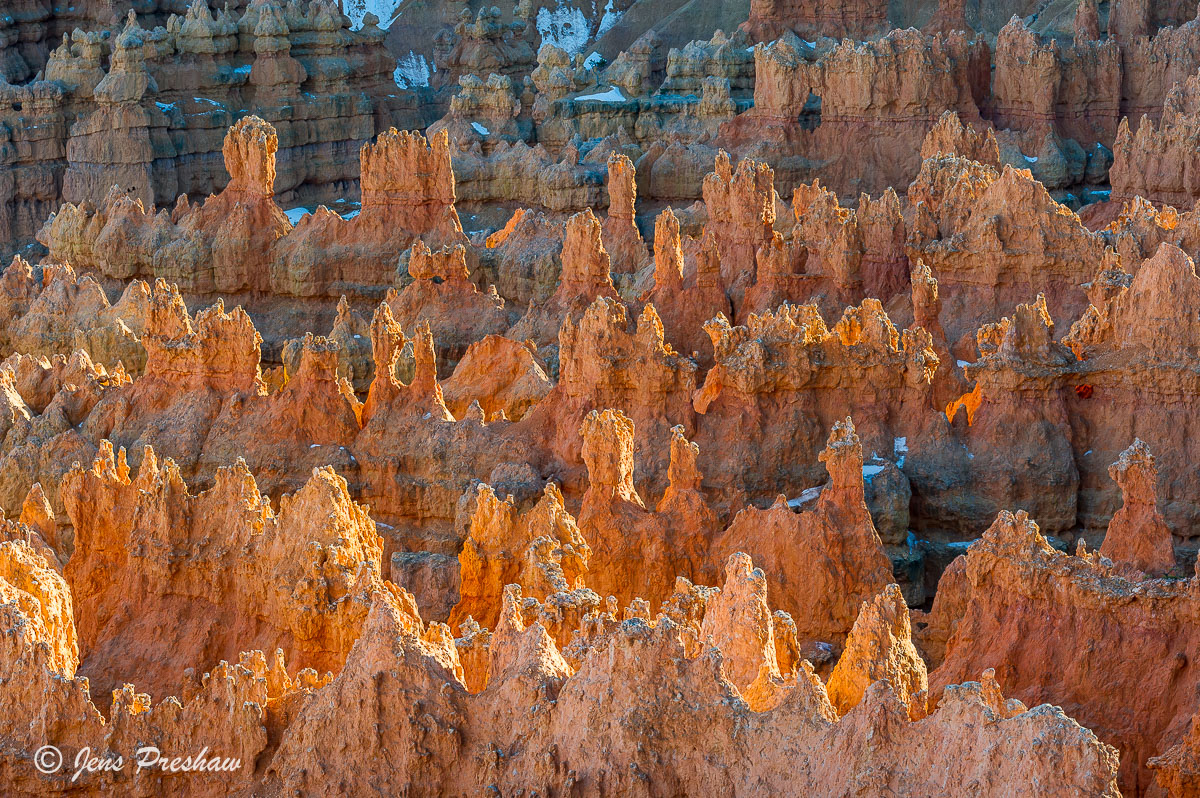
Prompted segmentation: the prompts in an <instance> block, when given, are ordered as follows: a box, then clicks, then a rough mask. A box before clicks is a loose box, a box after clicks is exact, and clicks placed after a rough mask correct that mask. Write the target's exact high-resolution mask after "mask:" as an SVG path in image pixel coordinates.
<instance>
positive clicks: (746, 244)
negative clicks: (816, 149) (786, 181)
mask: <svg viewBox="0 0 1200 798" xmlns="http://www.w3.org/2000/svg"><path fill="white" fill-rule="evenodd" d="M704 207H705V209H706V211H707V212H708V221H707V222H706V223H705V226H704V229H705V232H706V233H711V234H712V236H713V241H714V243H715V244H716V247H717V255H718V257H719V259H720V263H721V279H722V281H723V282H724V285H725V287H726V289H729V290H732V291H733V292H734V293H735V297H736V293H737V289H738V288H740V289H741V290H743V291H744V290H745V288H746V287H747V285H748V284H750V283H753V281H754V274H753V272H752V271H750V270H748V269H746V268H745V267H746V264H749V263H753V262H754V257H755V253H756V252H758V248H759V247H761V246H763V245H764V244H768V243H770V241H771V228H772V227H773V226H774V225H775V173H774V172H773V171H772V170H771V168H770V167H769V166H767V165H766V164H765V163H759V162H757V161H751V160H743V161H739V162H738V165H737V170H736V172H735V171H734V169H733V166H732V165H731V163H730V159H729V154H728V153H726V152H724V151H721V153H720V154H718V155H717V161H716V166H715V167H714V171H712V172H709V173H708V175H706V176H705V178H704ZM735 284H736V286H735Z"/></svg>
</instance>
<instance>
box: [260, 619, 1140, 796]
mask: <svg viewBox="0 0 1200 798" xmlns="http://www.w3.org/2000/svg"><path fill="white" fill-rule="evenodd" d="M506 623H507V624H508V625H507V627H506V630H505V631H504V634H503V638H502V636H501V634H500V633H499V632H498V633H497V634H496V635H494V636H493V638H492V642H491V651H492V661H491V672H492V675H491V678H490V679H489V681H488V686H487V689H486V690H485V691H484V692H483V693H482V694H480V695H477V696H473V697H472V696H469V694H468V693H467V691H466V690H464V689H462V688H461V687H459V686H456V685H455V684H454V682H453V681H452V680H451V679H449V678H448V675H449V674H448V671H447V670H446V669H445V668H444V667H443V666H440V665H439V664H438V663H437V661H436V660H435V659H434V658H433V657H431V656H430V655H429V654H428V653H426V650H425V649H426V645H425V644H423V643H422V641H421V640H420V639H419V638H418V637H416V636H414V635H412V634H411V633H408V632H406V631H405V629H404V627H403V625H402V624H401V622H400V621H399V620H398V618H397V617H396V613H395V611H394V610H389V609H388V608H387V607H386V605H384V604H382V603H380V604H377V605H376V607H375V608H374V610H373V611H372V613H371V615H370V617H369V619H368V621H367V624H366V627H365V630H364V633H363V635H362V636H361V637H360V639H359V642H358V644H357V645H356V647H355V649H354V650H353V651H352V653H351V656H350V658H349V660H348V663H347V666H346V668H345V669H344V670H343V671H342V673H341V674H339V675H338V676H337V677H336V678H335V679H334V681H333V682H332V683H331V684H329V685H327V686H326V687H323V688H321V689H320V690H318V691H317V692H316V694H315V695H313V696H312V697H311V698H310V699H309V700H308V701H307V702H306V703H305V704H304V706H303V707H302V708H301V709H300V710H299V712H298V713H297V715H296V717H295V720H294V721H293V722H292V724H291V725H289V727H288V729H287V731H286V733H285V736H284V739H283V740H282V741H281V743H280V746H279V748H278V749H277V751H276V753H275V755H274V759H273V765H272V767H271V768H270V772H269V774H268V776H267V780H266V781H267V790H268V791H293V790H300V791H308V790H311V789H314V788H316V783H317V782H316V776H315V775H314V774H315V773H317V772H318V770H319V772H320V773H321V774H322V775H321V778H322V779H333V780H336V781H337V782H338V783H339V784H343V785H345V786H346V789H349V790H359V789H366V788H367V785H368V784H375V785H376V786H377V787H380V788H384V789H389V790H404V789H409V788H419V787H424V786H429V785H434V786H436V788H437V789H451V790H471V789H474V788H475V787H476V786H477V785H479V784H485V783H486V784H495V785H496V787H497V789H500V790H502V791H503V790H507V789H515V788H516V786H517V785H521V784H524V785H527V784H529V783H531V782H533V783H536V784H539V785H546V786H547V787H549V785H553V784H559V783H562V781H563V780H564V779H566V780H568V781H569V782H570V783H572V784H581V785H582V784H595V785H598V784H599V783H600V780H601V779H603V784H604V788H603V790H609V789H611V790H615V791H619V792H625V791H629V790H635V789H638V785H640V784H643V783H644V782H651V783H654V784H661V785H664V786H666V787H667V788H669V789H670V790H671V791H672V792H675V791H678V792H681V793H689V794H690V793H694V792H697V791H702V790H703V789H705V786H706V785H711V784H713V783H714V779H715V780H717V781H720V782H721V783H728V784H731V785H742V784H745V785H755V786H753V787H751V786H747V787H746V788H747V789H762V788H765V789H768V790H770V791H773V792H788V791H793V790H795V791H801V792H811V793H813V794H824V793H827V792H836V791H837V790H838V789H841V788H842V787H843V786H844V785H845V784H846V783H847V782H849V781H855V782H857V783H862V782H863V781H864V780H865V781H869V782H870V783H871V784H872V785H874V787H877V788H879V789H881V790H887V791H892V792H896V793H898V794H926V793H938V792H940V791H942V790H944V789H946V788H947V785H950V789H958V788H960V787H961V788H963V789H965V788H966V784H967V783H968V782H970V783H973V784H977V785H984V787H983V789H985V790H987V791H989V792H996V793H1002V792H1006V791H1016V792H1020V791H1024V790H1028V789H1033V787H1032V786H1031V785H1033V784H1034V783H1043V782H1045V783H1054V784H1067V785H1070V787H1069V789H1072V790H1075V789H1077V790H1079V791H1081V792H1086V793H1088V794H1096V795H1104V796H1115V795H1117V794H1118V793H1117V791H1116V788H1115V786H1114V784H1113V771H1114V766H1115V762H1114V753H1113V752H1112V749H1110V748H1107V747H1104V746H1102V745H1100V744H1098V743H1097V742H1096V741H1095V739H1094V738H1093V737H1091V736H1090V734H1089V733H1087V732H1086V731H1085V730H1082V729H1079V728H1078V727H1077V726H1075V725H1073V724H1072V722H1071V721H1070V720H1069V719H1067V718H1066V717H1064V716H1063V715H1062V714H1061V713H1060V712H1059V711H1058V710H1056V709H1052V708H1050V707H1045V708H1038V709H1035V710H1032V711H1022V709H1020V708H1018V707H1016V706H1014V705H1013V704H1012V703H1011V702H1010V703H1008V704H1006V703H1005V702H1004V701H1003V698H1002V697H1001V696H1000V695H999V691H998V690H996V689H995V685H994V682H988V683H985V684H984V685H982V686H981V685H980V684H979V683H975V682H971V683H967V684H964V685H962V686H961V687H959V688H956V689H955V690H954V691H947V693H946V697H945V699H944V700H943V703H942V705H941V707H940V708H939V709H938V710H937V711H936V712H934V713H933V714H931V715H930V716H929V717H927V718H925V719H923V720H921V721H917V722H912V721H909V720H908V718H907V716H906V713H905V709H904V706H903V705H902V704H900V703H899V701H898V700H897V699H896V697H895V694H894V693H893V692H892V691H891V690H890V688H888V687H887V686H886V685H884V684H881V683H877V684H876V685H874V686H873V687H872V688H871V689H870V690H869V691H868V693H867V695H866V696H865V698H864V701H863V703H862V704H861V705H860V707H859V709H857V710H856V711H855V712H852V713H851V714H850V715H848V716H847V717H846V718H844V719H843V720H841V721H836V720H835V719H834V717H833V712H832V709H831V708H830V706H829V703H828V699H827V698H825V696H824V691H823V689H822V688H821V686H820V682H819V681H817V680H815V679H812V680H811V681H810V680H809V679H804V680H797V683H796V686H795V687H792V688H791V689H785V690H784V695H783V696H782V697H781V700H780V701H779V703H778V704H777V705H776V706H775V707H774V708H773V709H770V710H768V711H766V712H763V713H755V712H753V711H752V710H751V709H750V708H749V706H748V705H747V704H746V702H745V701H743V700H741V699H740V697H739V696H738V693H737V691H736V689H735V688H734V687H733V686H732V685H731V684H730V683H729V682H728V681H727V680H725V679H724V678H722V676H721V667H722V663H721V657H719V656H716V654H715V652H713V653H712V654H706V655H703V656H700V657H696V658H689V657H688V656H687V654H686V653H685V648H684V646H683V644H682V642H681V640H680V637H681V635H680V627H679V626H677V625H676V624H675V623H674V622H673V621H671V620H669V619H661V620H659V621H658V622H657V623H655V624H654V625H651V624H648V623H646V622H645V621H642V620H636V619H635V620H629V621H626V622H624V623H623V624H620V625H618V626H615V627H614V628H613V629H612V631H611V632H609V633H608V634H606V635H605V636H604V637H603V638H602V639H600V640H599V641H598V642H597V644H596V645H594V646H593V647H592V648H591V650H590V651H589V652H588V653H587V654H586V655H585V656H584V658H583V660H582V661H581V663H580V666H579V668H578V670H574V669H572V668H570V666H569V665H567V664H566V662H565V661H564V660H563V659H562V657H561V656H560V655H559V653H558V651H557V649H556V647H555V646H554V643H553V641H552V640H551V639H550V638H549V637H548V635H547V633H546V631H545V630H544V629H543V628H542V627H541V626H540V625H538V624H534V625H532V626H528V627H523V624H522V623H521V621H520V620H519V617H513V618H512V620H511V621H506ZM522 627H523V628H522ZM443 685H448V686H446V687H443ZM667 685H672V689H674V691H675V692H671V690H670V689H664V688H666V686H667ZM415 695H419V696H422V697H423V698H422V700H421V704H420V707H419V710H412V711H410V712H409V713H408V714H405V713H404V712H399V713H395V712H390V710H391V708H392V707H400V706H405V707H408V706H411V705H412V704H411V700H410V699H411V697H412V696H415ZM368 696H375V698H374V699H370V698H368ZM376 702H377V703H376ZM354 706H363V707H370V708H371V709H368V710H365V711H364V712H361V713H347V712H346V710H345V707H354ZM513 706H522V707H529V708H531V709H532V710H533V711H527V712H522V713H520V715H519V716H517V718H519V720H518V719H514V720H513V721H512V722H511V723H497V721H496V718H498V717H509V715H508V712H509V711H510V709H509V708H511V707H513ZM418 711H419V712H420V713H421V714H420V715H418V714H417V712H418ZM384 713H389V715H388V716H389V717H392V718H393V720H392V722H391V723H383V722H381V718H382V717H383V716H384ZM613 713H617V714H619V715H620V716H622V717H637V718H639V719H644V720H639V722H638V723H637V724H625V725H624V726H623V727H622V729H621V730H620V731H619V733H618V732H617V730H616V729H615V728H614V727H611V726H610V723H609V718H610V717H611V716H612V714H613ZM376 723H378V724H379V728H380V730H381V731H380V736H379V737H378V738H377V739H374V741H373V742H372V743H371V744H370V748H371V750H373V751H376V752H377V753H378V754H379V755H381V756H384V757H387V758H388V760H389V761H392V762H395V763H396V765H397V767H395V768H388V769H387V770H386V772H385V773H383V774H380V775H372V776H370V777H368V776H366V775H364V774H363V773H362V771H361V769H358V768H355V767H352V766H350V765H349V764H347V763H348V762H351V761H355V760H357V759H358V758H359V757H360V756H365V750H364V749H365V747H366V744H363V745H362V746H361V747H360V746H358V745H354V747H353V748H352V749H351V750H347V749H346V748H345V747H341V748H337V747H335V746H336V745H338V744H335V742H334V739H335V738H336V739H343V740H345V739H348V740H351V741H354V740H363V739H367V740H372V739H373V738H372V734H373V732H372V729H373V728H375V724H376ZM484 724H487V725H484ZM739 724H745V731H744V734H745V735H748V737H747V739H745V740H744V741H742V738H741V737H740V736H739V735H734V734H733V730H734V728H735V727H737V726H738V725H739ZM335 725H336V728H338V729H339V730H340V732H341V734H342V735H344V736H342V737H338V736H337V735H334V734H332V733H331V729H332V728H334V727H335ZM684 728H686V729H688V730H689V731H688V732H687V736H686V738H685V737H684V736H682V734H681V733H680V732H678V731H671V730H672V729H676V730H678V729H684ZM968 728H970V729H972V730H973V732H972V733H970V734H968V733H966V730H967V729H968ZM477 729H486V730H487V731H486V732H485V733H486V734H487V736H488V739H489V740H490V741H491V742H490V745H492V746H494V748H490V749H489V750H491V751H492V752H493V754H492V755H490V756H489V759H490V761H480V760H478V759H476V758H474V757H468V756H463V754H464V753H465V751H466V750H467V748H468V746H469V745H470V742H469V740H471V739H474V736H473V735H474V734H476V733H479V732H477V731H476V730H477ZM880 729H886V730H887V733H886V736H883V735H882V734H880V733H879V730H880ZM869 730H870V731H869ZM869 733H870V734H872V739H875V740H880V741H881V742H879V744H877V745H873V746H869V747H867V748H865V749H864V748H863V747H862V746H861V744H860V743H856V742H854V741H856V740H859V741H861V740H862V739H865V737H864V735H867V734H869ZM696 734H699V736H700V743H701V745H702V749H701V750H704V751H705V752H706V753H705V755H704V756H703V757H697V756H695V755H694V754H693V753H691V752H693V751H695V750H697V749H695V748H694V746H695V745H696V739H697V738H696V736H695V735H696ZM980 734H981V735H983V737H982V739H981V738H980V737H979V736H977V735H980ZM1034 739H1041V740H1045V741H1047V742H1046V743H1044V744H1045V745H1048V746H1050V747H1051V751H1050V752H1048V753H1044V754H1034V753H1033V752H1034V751H1035V749H1036V746H1034V744H1033V740H1034ZM417 740H419V741H421V743H420V744H421V748H420V749H416V750H414V742H415V741H417ZM517 740H524V741H527V744H526V745H516V744H515V741H517ZM597 740H602V741H603V745H600V746H597V745H595V742H596V741H597ZM882 741H886V743H884V742H882ZM352 745H353V744H352ZM639 746H640V747H639ZM851 748H852V749H853V750H854V753H849V752H847V753H846V754H845V759H846V761H847V762H848V763H853V764H846V765H843V764H842V762H843V758H842V756H841V755H838V756H834V755H831V753H830V752H831V751H839V752H840V751H844V750H847V749H851ZM785 749H786V750H787V751H788V752H789V753H787V754H784V753H783V751H784V750H785ZM548 750H549V751H553V752H555V753H554V755H553V756H551V757H546V756H545V751H548ZM504 751H507V752H510V753H509V754H508V755H505V756H504V757H503V759H504V765H503V767H498V766H497V762H496V758H495V754H496V753H497V752H504ZM534 751H536V752H538V753H537V755H536V757H535V756H534V755H533V753H532V752H534ZM750 751H757V752H758V753H757V754H756V755H755V756H754V757H753V759H755V760H756V761H757V762H758V763H765V762H774V761H776V757H778V761H779V762H783V763H786V764H785V765H779V766H775V765H766V766H763V765H762V764H756V765H752V766H747V765H745V764H742V763H743V762H749V761H750V759H751V757H750V755H749V752H750ZM982 751H987V752H988V753H987V754H986V755H984V754H982V753H981V752H982ZM422 753H423V754H424V755H421V754H422ZM659 757H661V762H667V761H670V762H671V763H672V764H671V765H670V767H666V766H665V765H664V764H660V759H659ZM742 757H747V758H746V759H744V760H743V759H742ZM901 758H902V759H903V761H905V762H910V763H911V762H919V763H921V767H919V768H912V769H909V768H904V767H900V766H899V762H900V759H901ZM1047 760H1048V761H1050V762H1053V763H1054V764H1053V765H1052V766H1050V767H1052V768H1053V772H1052V773H1051V772H1048V770H1047V767H1048V766H1047V765H1045V764H1044V762H1045V761H1047ZM996 762H1003V763H1004V765H1003V766H999V765H996V764H994V763H996ZM318 763H320V764H318ZM985 763H986V764H985ZM868 773H869V774H871V775H869V776H868V775H867V774H868ZM752 774H753V775H752ZM935 774H936V775H935ZM1035 780H1036V781H1035ZM595 789H596V790H597V791H600V790H601V788H600V787H598V786H597V787H596V788H595Z"/></svg>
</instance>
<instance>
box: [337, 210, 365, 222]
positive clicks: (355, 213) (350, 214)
mask: <svg viewBox="0 0 1200 798" xmlns="http://www.w3.org/2000/svg"><path fill="white" fill-rule="evenodd" d="M361 212H362V210H361V209H360V208H355V209H354V210H352V211H346V212H345V213H343V214H342V218H343V219H346V220H350V219H353V218H354V217H355V216H358V214H359V213H361Z"/></svg>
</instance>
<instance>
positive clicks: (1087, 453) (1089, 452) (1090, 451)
mask: <svg viewBox="0 0 1200 798" xmlns="http://www.w3.org/2000/svg"><path fill="white" fill-rule="evenodd" d="M1091 453H1092V450H1091V449H1088V450H1087V451H1086V452H1084V453H1083V456H1084V457H1087V456H1088V455H1089V454H1091Z"/></svg>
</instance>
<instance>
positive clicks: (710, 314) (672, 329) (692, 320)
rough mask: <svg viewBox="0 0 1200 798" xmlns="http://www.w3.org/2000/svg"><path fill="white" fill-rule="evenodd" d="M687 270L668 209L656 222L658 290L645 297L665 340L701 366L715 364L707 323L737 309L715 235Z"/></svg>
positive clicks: (673, 217) (676, 221)
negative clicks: (727, 286)
mask: <svg viewBox="0 0 1200 798" xmlns="http://www.w3.org/2000/svg"><path fill="white" fill-rule="evenodd" d="M700 246H701V249H700V251H698V252H697V254H696V257H695V268H694V269H686V268H685V260H684V252H683V248H682V245H681V240H680V231H679V217H678V216H676V215H675V212H674V211H673V210H672V209H670V208H667V209H666V210H665V211H663V212H662V213H660V214H659V215H658V218H657V219H656V220H655V222H654V288H652V289H651V290H650V292H649V296H647V297H645V298H646V299H647V301H648V302H649V303H650V304H651V305H653V306H654V308H655V310H656V311H657V312H658V314H659V316H660V317H661V319H662V324H663V331H664V335H665V337H666V339H667V340H668V341H670V342H671V343H672V344H674V345H675V346H677V347H679V348H680V349H681V350H682V351H684V352H690V353H692V358H693V359H694V360H696V361H697V362H699V363H700V364H701V365H704V366H707V365H710V364H711V359H712V358H711V346H712V344H711V343H710V341H709V339H708V334H707V333H705V332H704V323H705V322H707V321H708V320H709V319H712V318H715V317H716V316H717V315H718V314H725V315H726V316H730V315H732V314H733V309H732V307H731V306H730V304H729V297H727V296H726V295H725V288H724V280H723V279H722V278H721V272H720V257H719V255H718V254H717V251H716V242H715V238H714V236H713V235H712V234H709V235H707V236H705V238H704V241H703V242H702V243H701V244H700Z"/></svg>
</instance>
